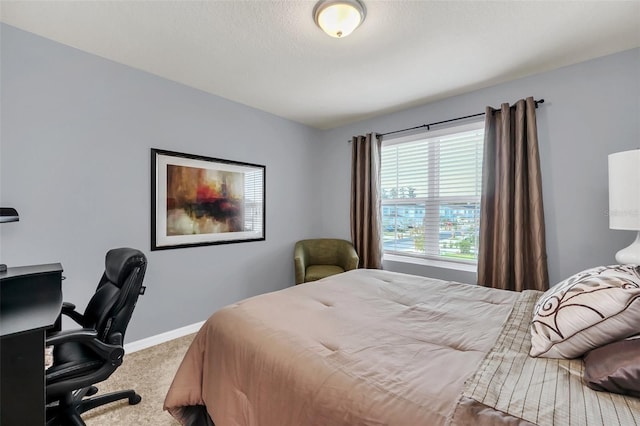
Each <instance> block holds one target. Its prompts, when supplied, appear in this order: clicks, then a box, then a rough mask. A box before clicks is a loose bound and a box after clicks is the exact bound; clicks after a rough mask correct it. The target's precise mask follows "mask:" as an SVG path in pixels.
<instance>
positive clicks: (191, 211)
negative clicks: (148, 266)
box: [151, 148, 266, 250]
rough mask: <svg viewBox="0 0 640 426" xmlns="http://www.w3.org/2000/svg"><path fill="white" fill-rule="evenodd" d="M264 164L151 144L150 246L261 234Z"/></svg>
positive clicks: (237, 240)
mask: <svg viewBox="0 0 640 426" xmlns="http://www.w3.org/2000/svg"><path fill="white" fill-rule="evenodd" d="M265 169H266V168H265V166H261V165H257V164H249V163H241V162H237V161H229V160H221V159H219V158H210V157H204V156H201V155H192V154H184V153H180V152H173V151H165V150H161V149H155V148H152V149H151V250H164V249H174V248H183V247H195V246H203V245H211V244H229V243H240V242H246V241H261V240H264V239H265V204H264V203H265V171H266V170H265Z"/></svg>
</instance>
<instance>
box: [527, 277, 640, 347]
mask: <svg viewBox="0 0 640 426" xmlns="http://www.w3.org/2000/svg"><path fill="white" fill-rule="evenodd" d="M639 330H640V266H638V265H613V266H599V267H596V268H592V269H587V270H585V271H582V272H579V273H577V274H575V275H573V276H571V277H569V278H567V279H566V280H564V281H562V282H560V283H559V284H557V285H555V286H554V287H552V288H550V289H549V290H547V291H546V292H545V293H544V294H543V295H542V296H541V297H540V299H538V302H537V303H536V306H535V308H534V313H533V320H532V322H531V351H530V352H529V355H531V356H539V357H545V358H576V357H579V356H581V355H583V354H584V353H585V352H587V351H589V350H591V349H595V348H597V347H599V346H602V345H605V344H607V343H611V342H614V341H616V340H621V339H624V338H626V337H629V336H632V335H634V334H637V333H638V331H639Z"/></svg>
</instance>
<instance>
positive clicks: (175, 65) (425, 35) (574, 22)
mask: <svg viewBox="0 0 640 426" xmlns="http://www.w3.org/2000/svg"><path fill="white" fill-rule="evenodd" d="M364 2H365V5H366V7H367V17H366V20H365V22H364V23H363V24H362V26H361V27H360V28H358V29H357V30H356V31H355V32H354V33H353V34H351V35H350V36H348V37H346V38H344V39H334V38H331V37H329V36H327V35H325V34H324V33H322V32H321V30H320V29H319V28H317V27H316V26H315V24H314V22H313V19H312V10H313V6H314V4H315V2H314V1H304V0H297V1H291V0H290V1H268V0H261V1H260V0H253V1H246V0H245V1H242V0H235V1H211V0H210V1H192V0H182V1H175V0H173V1H158V0H157V1H153V0H145V1H134V0H129V1H126V0H120V1H89V0H85V1H60V0H48V1H33V0H21V1H10V0H2V1H1V2H0V20H1V21H2V22H5V23H7V24H9V25H12V26H15V27H18V28H21V29H23V30H26V31H29V32H32V33H35V34H38V35H41V36H44V37H46V38H50V39H52V40H55V41H58V42H60V43H63V44H67V45H70V46H73V47H76V48H78V49H81V50H84V51H87V52H90V53H93V54H96V55H99V56H102V57H105V58H108V59H111V60H113V61H116V62H119V63H122V64H126V65H129V66H131V67H134V68H137V69H140V70H144V71H147V72H150V73H152V74H156V75H159V76H162V77H165V78H167V79H170V80H174V81H177V82H180V83H183V84H186V85H188V86H192V87H195V88H198V89H201V90H204V91H206V92H210V93H213V94H216V95H219V96H222V97H224V98H227V99H230V100H233V101H236V102H240V103H243V104H246V105H249V106H252V107H255V108H258V109H261V110H264V111H268V112H271V113H273V114H276V115H278V116H281V117H285V118H288V119H291V120H294V121H297V122H300V123H305V124H308V125H310V126H313V127H317V128H321V129H327V128H333V127H337V126H340V125H343V124H347V123H350V122H354V121H357V120H360V119H364V118H369V117H374V116H376V115H380V114H385V113H389V112H392V111H397V110H401V109H404V108H408V107H411V106H414V105H418V104H421V103H425V102H429V101H434V100H437V99H442V98H444V97H448V96H452V95H455V94H460V93H464V92H467V91H470V90H474V89H478V88H482V87H487V86H490V85H494V84H497V83H500V82H505V81H509V80H513V79H516V78H519V77H523V76H526V75H530V74H535V73H538V72H542V71H546V70H550V69H554V68H558V67H561V66H565V65H569V64H572V63H577V62H581V61H584V60H587V59H591V58H595V57H598V56H603V55H607V54H610V53H614V52H619V51H622V50H626V49H630V48H633V47H638V46H640V1H427V0H423V1H407V0H395V1H391V0H387V1H372V0H364Z"/></svg>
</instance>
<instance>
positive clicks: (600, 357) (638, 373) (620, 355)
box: [584, 336, 640, 398]
mask: <svg viewBox="0 0 640 426" xmlns="http://www.w3.org/2000/svg"><path fill="white" fill-rule="evenodd" d="M584 381H585V383H586V384H587V386H589V387H590V388H591V389H595V390H598V391H607V392H615V393H621V394H623V395H631V396H635V397H638V398H640V336H637V337H636V338H629V339H626V340H619V341H617V342H614V343H610V344H608V345H604V346H601V347H599V348H596V349H594V350H592V351H591V352H589V353H588V354H587V355H585V357H584Z"/></svg>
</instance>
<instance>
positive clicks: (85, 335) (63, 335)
mask: <svg viewBox="0 0 640 426" xmlns="http://www.w3.org/2000/svg"><path fill="white" fill-rule="evenodd" d="M68 342H79V343H82V344H84V345H86V346H88V347H89V348H91V349H92V350H93V351H95V352H96V353H97V354H98V355H100V356H101V357H102V358H103V359H105V360H110V361H111V362H118V361H119V363H122V356H123V355H124V348H123V347H122V345H111V344H108V343H104V342H102V341H101V340H99V339H98V333H97V332H96V331H95V330H94V329H92V328H82V329H77V330H65V331H60V332H57V333H52V334H50V335H49V336H47V339H46V345H47V346H49V345H53V346H56V345H60V344H62V343H68ZM118 365H119V364H118Z"/></svg>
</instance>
